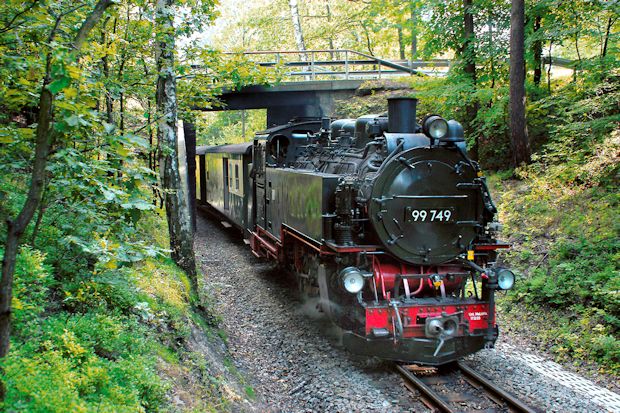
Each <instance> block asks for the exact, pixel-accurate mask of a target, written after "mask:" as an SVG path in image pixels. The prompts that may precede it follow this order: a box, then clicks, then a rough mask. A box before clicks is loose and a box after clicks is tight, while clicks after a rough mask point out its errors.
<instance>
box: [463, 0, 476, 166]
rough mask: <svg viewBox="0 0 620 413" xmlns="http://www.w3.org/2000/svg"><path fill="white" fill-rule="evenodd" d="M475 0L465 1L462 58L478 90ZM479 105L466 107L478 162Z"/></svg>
mask: <svg viewBox="0 0 620 413" xmlns="http://www.w3.org/2000/svg"><path fill="white" fill-rule="evenodd" d="M472 7H473V0H463V47H462V49H461V53H460V54H461V58H462V59H463V61H464V67H463V71H464V72H465V74H466V75H467V76H468V77H469V79H470V81H471V84H472V87H473V88H474V89H475V88H476V52H475V44H476V34H475V32H474V14H473V10H472ZM478 107H479V103H478V101H477V100H475V99H474V100H472V101H470V102H469V103H468V104H467V106H466V107H465V112H466V117H467V119H466V131H467V133H468V135H469V136H473V137H474V144H473V146H472V148H471V151H470V154H471V157H472V158H473V159H475V160H478V156H479V153H478V152H479V151H478V133H477V131H476V130H475V129H474V127H473V126H474V125H473V123H474V120H475V119H476V116H477V115H478Z"/></svg>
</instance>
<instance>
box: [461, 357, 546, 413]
mask: <svg viewBox="0 0 620 413" xmlns="http://www.w3.org/2000/svg"><path fill="white" fill-rule="evenodd" d="M457 366H458V367H459V369H460V370H461V371H462V372H463V373H464V374H465V375H467V376H469V377H470V378H472V379H474V380H475V381H477V382H478V383H480V384H481V385H482V386H483V387H484V388H485V390H487V391H489V392H491V393H493V394H494V395H495V396H497V397H499V398H501V399H502V400H504V402H506V403H507V404H508V405H509V407H511V408H512V409H514V410H516V411H518V412H523V413H537V412H538V411H537V410H534V409H532V408H531V407H529V406H527V405H526V404H524V403H523V402H522V401H521V400H519V399H517V398H516V397H514V396H513V395H512V394H510V393H508V392H506V391H505V390H503V389H502V388H500V387H498V386H497V385H495V384H493V382H491V381H490V380H489V379H487V378H486V377H484V376H483V375H482V374H480V373H478V372H477V371H475V370H474V369H472V368H471V367H469V366H468V365H466V364H465V363H463V362H462V361H458V362H457Z"/></svg>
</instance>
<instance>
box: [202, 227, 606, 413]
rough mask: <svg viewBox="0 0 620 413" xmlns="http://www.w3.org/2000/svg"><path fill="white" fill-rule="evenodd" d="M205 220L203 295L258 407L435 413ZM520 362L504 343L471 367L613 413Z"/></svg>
mask: <svg viewBox="0 0 620 413" xmlns="http://www.w3.org/2000/svg"><path fill="white" fill-rule="evenodd" d="M197 221H198V222H197V225H198V229H197V234H196V243H195V249H196V256H197V260H198V262H199V264H200V266H201V269H202V271H203V273H204V274H205V279H204V281H203V283H202V288H204V289H205V291H206V293H207V295H208V296H210V297H212V299H213V300H214V302H213V303H212V305H213V307H214V308H215V309H216V311H217V312H218V313H219V314H220V315H221V317H222V328H223V330H224V331H225V333H226V335H227V337H228V346H229V351H230V354H231V356H232V358H233V360H232V362H233V363H234V365H235V367H236V368H237V369H238V370H239V371H240V372H241V374H243V375H244V376H245V377H246V379H247V381H248V383H249V384H250V385H251V386H252V388H253V392H254V393H255V394H256V399H255V400H256V404H257V406H255V407H257V408H258V409H259V410H261V411H271V412H425V411H428V408H427V407H426V406H425V405H424V404H422V403H421V402H420V401H419V400H418V398H417V397H416V395H414V394H413V393H411V392H409V391H408V390H406V389H405V388H404V387H403V385H402V381H401V379H400V377H399V376H398V375H397V374H395V373H394V372H393V371H392V370H391V368H390V365H389V363H382V362H380V361H377V360H374V359H366V358H359V357H357V356H354V355H352V354H350V353H348V352H347V351H346V350H344V349H343V348H342V347H341V345H340V343H339V337H338V332H337V329H336V328H335V327H333V326H332V325H331V324H330V323H329V322H327V321H326V320H325V319H324V318H323V317H321V316H320V315H319V314H318V312H316V311H315V306H314V305H313V304H312V303H305V304H303V303H301V301H300V300H299V298H298V295H297V292H296V289H295V283H294V281H293V280H292V276H290V275H288V274H287V273H285V272H283V271H281V270H279V269H277V268H276V267H275V266H274V265H273V264H271V263H268V262H265V261H263V260H259V259H257V258H255V257H254V256H253V255H252V253H251V251H250V249H249V247H248V246H247V245H245V244H244V243H243V242H242V240H241V237H240V236H236V235H235V233H234V231H232V230H225V229H224V228H223V227H222V226H221V225H220V224H219V222H217V221H215V220H212V219H210V218H205V217H203V216H200V215H199V216H198V219H197ZM518 353H519V352H518V351H517V350H516V349H515V348H513V347H502V344H501V339H500V344H499V346H498V348H497V349H495V350H485V351H483V352H480V353H478V354H476V355H473V356H470V357H469V358H467V359H466V362H467V364H469V365H470V366H472V367H474V368H476V369H478V370H479V371H480V372H482V373H484V374H486V375H488V376H489V377H490V378H491V379H493V380H495V381H496V382H497V383H498V384H500V385H501V386H502V387H504V388H505V389H506V390H508V391H511V392H514V393H515V394H517V395H519V396H521V397H523V400H524V401H525V402H527V403H528V404H530V405H532V406H536V407H540V408H541V409H542V410H543V411H556V412H572V411H579V412H596V411H612V410H611V409H609V408H607V407H605V406H604V405H601V404H595V403H593V402H590V401H588V400H587V399H586V398H585V397H584V395H583V394H581V393H579V392H576V391H575V390H573V389H571V388H569V387H567V386H565V385H563V384H562V382H561V381H558V380H554V379H552V378H550V377H548V376H547V375H544V374H541V373H540V372H539V371H537V370H536V369H534V368H532V366H531V365H529V364H528V363H525V362H524V361H523V360H521V359H520V357H519V355H518ZM613 394H614V393H612V395H613ZM616 396H617V395H616Z"/></svg>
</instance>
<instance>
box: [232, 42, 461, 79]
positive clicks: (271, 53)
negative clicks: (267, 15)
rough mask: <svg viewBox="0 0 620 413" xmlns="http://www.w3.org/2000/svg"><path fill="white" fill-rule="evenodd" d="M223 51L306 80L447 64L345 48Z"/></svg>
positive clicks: (399, 72)
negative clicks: (383, 56) (396, 57)
mask: <svg viewBox="0 0 620 413" xmlns="http://www.w3.org/2000/svg"><path fill="white" fill-rule="evenodd" d="M225 55H244V56H246V57H247V58H248V59H251V60H252V61H253V62H254V63H255V64H257V65H259V66H263V67H274V68H276V67H279V68H284V69H285V71H284V75H285V76H287V77H303V78H305V79H307V80H328V79H330V78H331V79H381V78H382V77H386V76H394V75H403V74H421V73H426V72H429V71H432V70H436V69H437V68H448V67H449V66H450V61H449V60H447V59H433V60H414V61H413V62H411V61H404V60H402V61H393V60H386V59H381V58H379V57H376V56H372V55H369V54H366V53H362V52H358V51H355V50H349V49H313V50H306V51H304V52H300V51H291V50H266V51H250V52H228V53H225ZM423 69H427V70H423Z"/></svg>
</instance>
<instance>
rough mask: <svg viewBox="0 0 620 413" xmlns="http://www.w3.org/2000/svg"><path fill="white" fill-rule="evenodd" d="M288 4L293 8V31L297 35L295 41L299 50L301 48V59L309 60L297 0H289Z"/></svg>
mask: <svg viewBox="0 0 620 413" xmlns="http://www.w3.org/2000/svg"><path fill="white" fill-rule="evenodd" d="M288 5H289V7H290V9H291V19H292V21H293V33H294V35H295V43H296V44H297V50H299V52H300V53H299V56H300V57H301V60H304V61H306V60H308V56H307V55H306V44H305V42H304V33H303V31H302V29H301V20H300V19H299V8H298V7H297V0H289V1H288Z"/></svg>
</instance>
